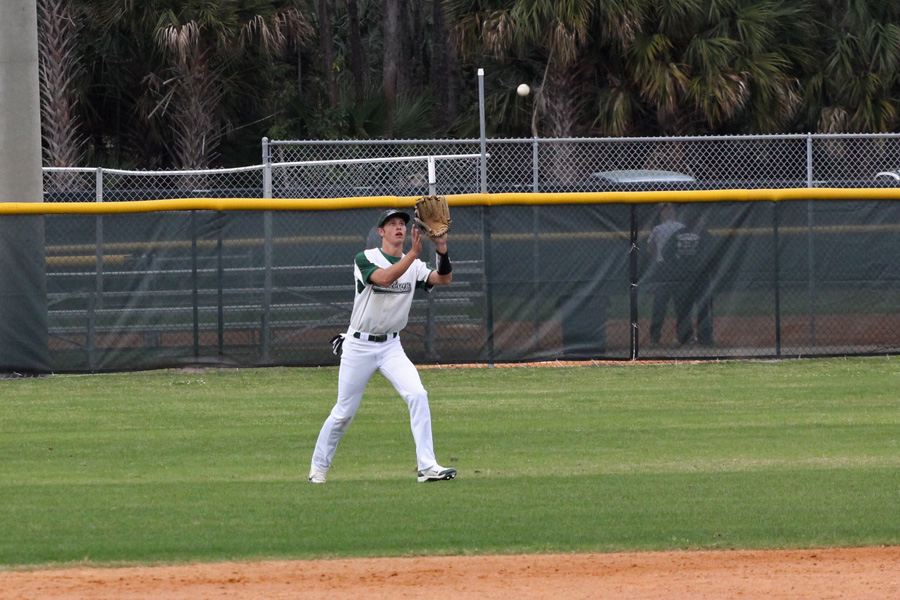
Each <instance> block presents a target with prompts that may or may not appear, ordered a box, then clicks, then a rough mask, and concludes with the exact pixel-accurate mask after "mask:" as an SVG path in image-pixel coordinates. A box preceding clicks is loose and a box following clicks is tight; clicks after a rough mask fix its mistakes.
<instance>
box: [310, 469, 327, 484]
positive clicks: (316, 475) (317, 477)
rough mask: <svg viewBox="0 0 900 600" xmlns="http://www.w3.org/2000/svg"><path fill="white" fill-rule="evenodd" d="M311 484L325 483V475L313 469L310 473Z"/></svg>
mask: <svg viewBox="0 0 900 600" xmlns="http://www.w3.org/2000/svg"><path fill="white" fill-rule="evenodd" d="M309 482H310V483H325V473H323V472H322V471H320V470H318V469H316V468H315V467H313V468H312V469H311V470H310V472H309Z"/></svg>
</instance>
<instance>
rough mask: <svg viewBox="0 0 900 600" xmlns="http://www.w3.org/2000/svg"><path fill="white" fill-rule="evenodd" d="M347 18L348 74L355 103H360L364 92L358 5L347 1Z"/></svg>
mask: <svg viewBox="0 0 900 600" xmlns="http://www.w3.org/2000/svg"><path fill="white" fill-rule="evenodd" d="M347 16H348V18H349V24H350V72H351V73H352V74H353V92H354V97H355V98H356V101H357V102H362V100H363V96H364V95H365V90H366V78H365V72H364V71H363V58H362V55H363V51H362V35H361V34H360V32H359V4H358V2H357V0H347Z"/></svg>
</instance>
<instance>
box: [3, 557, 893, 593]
mask: <svg viewBox="0 0 900 600" xmlns="http://www.w3.org/2000/svg"><path fill="white" fill-rule="evenodd" d="M898 565H900V547H873V548H828V549H817V550H785V551H781V550H779V551H733V550H732V551H704V552H642V553H620V554H572V555H521V556H450V557H418V558H399V559H398V558H394V559H389V558H372V559H359V560H315V561H290V562H275V561H273V562H260V563H219V564H191V565H179V566H163V567H123V568H114V569H113V568H88V569H60V570H48V571H29V572H12V571H11V572H0V599H2V600H24V599H27V600H75V599H79V600H99V599H109V600H136V599H150V598H153V599H155V600H176V599H177V600H219V599H233V598H240V599H242V600H243V599H254V600H256V599H266V600H268V599H282V598H283V599H288V598H291V599H296V598H301V599H310V600H317V599H320V598H321V599H325V598H328V599H329V600H331V599H334V598H340V599H342V600H345V599H347V600H351V599H365V600H369V599H375V598H379V599H382V598H384V599H393V598H422V599H425V598H428V599H430V600H431V599H443V598H448V599H452V600H476V599H477V600H493V599H498V600H499V599H501V598H502V599H508V598H514V599H515V600H536V599H545V598H547V599H549V598H553V599H557V598H560V599H565V600H573V599H587V598H603V599H605V600H610V599H612V600H631V599H634V600H637V599H640V600H663V599H665V600H687V599H688V598H689V599H691V600H705V599H709V600H712V599H716V600H721V599H725V598H748V599H751V598H766V599H791V600H794V599H810V600H813V599H815V600H826V599H832V598H834V599H837V598H842V599H849V600H896V599H897V598H900V567H898Z"/></svg>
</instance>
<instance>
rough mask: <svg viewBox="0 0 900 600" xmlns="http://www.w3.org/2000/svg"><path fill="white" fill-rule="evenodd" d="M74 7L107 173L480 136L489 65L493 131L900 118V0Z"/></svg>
mask: <svg viewBox="0 0 900 600" xmlns="http://www.w3.org/2000/svg"><path fill="white" fill-rule="evenodd" d="M348 8H349V9H353V10H354V11H355V13H354V14H353V15H351V14H349V13H348ZM388 8H390V9H391V10H388ZM70 10H71V13H72V21H71V22H72V23H74V24H76V27H74V28H69V29H70V30H71V31H69V32H68V33H65V32H64V33H65V36H66V39H62V38H59V36H56V37H57V38H59V39H57V41H58V44H57V49H60V48H61V49H64V50H65V51H66V52H68V53H71V54H73V55H74V56H62V55H59V54H57V56H56V57H55V58H54V60H55V61H56V64H60V65H66V64H67V65H70V67H69V68H70V69H71V70H72V75H71V76H70V77H69V78H68V79H66V78H63V79H61V80H58V81H63V82H66V81H68V83H66V87H67V89H65V90H59V91H58V93H57V94H55V95H54V93H53V91H51V90H49V89H48V90H46V91H45V94H44V101H45V103H46V104H47V107H49V103H50V100H53V99H57V100H58V99H66V100H67V102H68V103H69V106H68V107H62V108H65V109H66V110H68V111H69V113H71V115H70V116H68V117H66V119H67V120H66V121H65V122H64V123H60V124H61V125H64V124H66V123H71V124H73V127H70V131H68V133H67V135H69V136H70V137H71V138H72V139H73V140H81V139H84V140H87V142H86V145H85V146H83V147H81V146H78V144H77V141H76V142H74V143H73V146H75V147H77V148H78V149H82V148H83V150H84V151H85V153H86V158H85V160H87V161H88V162H92V163H99V164H100V165H102V166H140V167H145V168H153V167H177V166H203V165H216V166H225V165H226V164H228V163H232V162H233V161H238V162H239V163H240V164H246V158H245V157H247V156H256V155H257V154H258V141H259V139H260V138H261V137H263V136H264V135H268V136H270V137H277V138H282V139H283V138H320V139H326V138H327V139H334V138H357V137H358V138H361V139H365V138H379V137H408V136H417V137H425V138H427V137H440V136H445V135H449V136H463V137H471V136H473V135H475V134H477V132H478V123H477V121H478V118H477V117H478V110H477V108H478V107H477V103H478V98H477V78H476V77H475V70H476V69H477V68H484V69H485V71H486V80H485V88H486V102H485V108H486V111H487V122H488V128H489V129H488V133H489V135H492V136H511V137H530V136H532V135H540V136H542V137H556V136H582V135H592V136H620V135H660V134H662V135H676V134H730V133H779V132H794V131H820V132H888V131H894V130H897V128H898V125H900V121H898V119H900V115H898V108H897V100H896V98H897V97H898V94H900V68H898V66H900V65H898V62H900V5H898V4H897V3H895V2H888V1H884V0H867V1H860V0H842V1H841V2H832V1H830V0H603V1H601V0H565V1H562V2H560V1H557V0H552V1H551V0H425V1H423V2H412V1H411V0H392V1H391V2H389V3H387V2H378V1H377V0H352V1H349V2H347V3H343V2H341V3H328V2H312V1H311V0H239V1H236V2H235V1H228V2H226V1H224V0H215V1H209V0H203V1H199V0H151V1H148V2H140V3H139V2H121V1H119V0H73V1H72V2H71V4H70ZM319 10H328V11H329V13H328V14H327V15H319V14H318V11H319ZM389 13H390V14H389ZM389 17H390V19H391V20H390V22H388V19H389ZM328 23H330V30H331V32H332V33H331V36H332V37H331V39H322V38H321V37H320V36H322V35H327V33H326V32H327V30H328V28H327V27H323V25H326V24H328ZM388 25H389V26H390V27H388ZM42 26H43V27H44V30H45V31H52V29H49V27H51V26H52V23H50V22H48V21H45V22H44V23H43V25H42ZM386 31H391V32H396V33H392V34H388V35H386V34H385V32H386ZM69 36H71V37H69ZM51 37H53V36H51ZM46 39H49V38H46ZM66 49H67V50H66ZM323 49H325V50H329V51H330V52H323ZM44 51H45V52H47V50H46V49H45V50H44ZM327 55H330V58H329V57H328V56H327ZM326 62H327V63H329V64H325V63H326ZM522 82H527V83H529V84H530V85H531V87H532V89H533V93H532V94H531V95H530V96H528V97H526V98H522V97H519V96H518V95H516V93H515V88H516V86H517V85H518V84H519V83H522ZM49 85H53V86H57V87H62V86H63V84H62V83H56V84H49ZM56 110H57V111H58V110H59V109H58V108H57V109H56ZM48 114H49V113H48ZM49 118H50V117H48V119H49ZM47 143H48V145H49V144H51V143H55V144H57V146H59V142H51V141H50V140H49V139H48V141H47ZM248 144H251V145H252V148H251V149H250V150H249V151H248V150H242V149H241V147H242V146H246V145H248ZM58 160H62V159H58Z"/></svg>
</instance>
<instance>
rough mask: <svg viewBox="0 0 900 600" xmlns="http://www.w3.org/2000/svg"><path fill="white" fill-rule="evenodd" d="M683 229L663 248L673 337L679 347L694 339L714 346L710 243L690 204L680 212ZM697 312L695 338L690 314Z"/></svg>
mask: <svg viewBox="0 0 900 600" xmlns="http://www.w3.org/2000/svg"><path fill="white" fill-rule="evenodd" d="M680 216H681V219H680V220H681V222H682V223H683V225H684V227H683V228H681V229H679V230H678V231H676V232H675V233H673V234H672V236H671V237H670V238H669V241H668V242H666V245H665V247H664V248H663V259H664V261H665V264H666V266H667V271H668V272H669V274H670V275H671V278H672V281H674V300H675V335H676V337H677V339H678V343H680V344H689V343H691V342H693V341H694V340H695V339H696V341H697V342H698V343H700V344H701V345H704V346H711V345H712V344H713V289H712V288H713V285H712V273H713V263H712V261H713V256H714V249H713V241H712V236H711V235H710V234H709V232H708V231H707V230H706V228H705V224H704V218H703V214H702V213H701V212H700V209H699V208H697V206H695V205H693V204H688V205H687V206H685V207H684V209H682V211H681V215H680ZM695 308H696V311H697V328H696V338H695V331H694V324H693V312H694V309H695Z"/></svg>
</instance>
